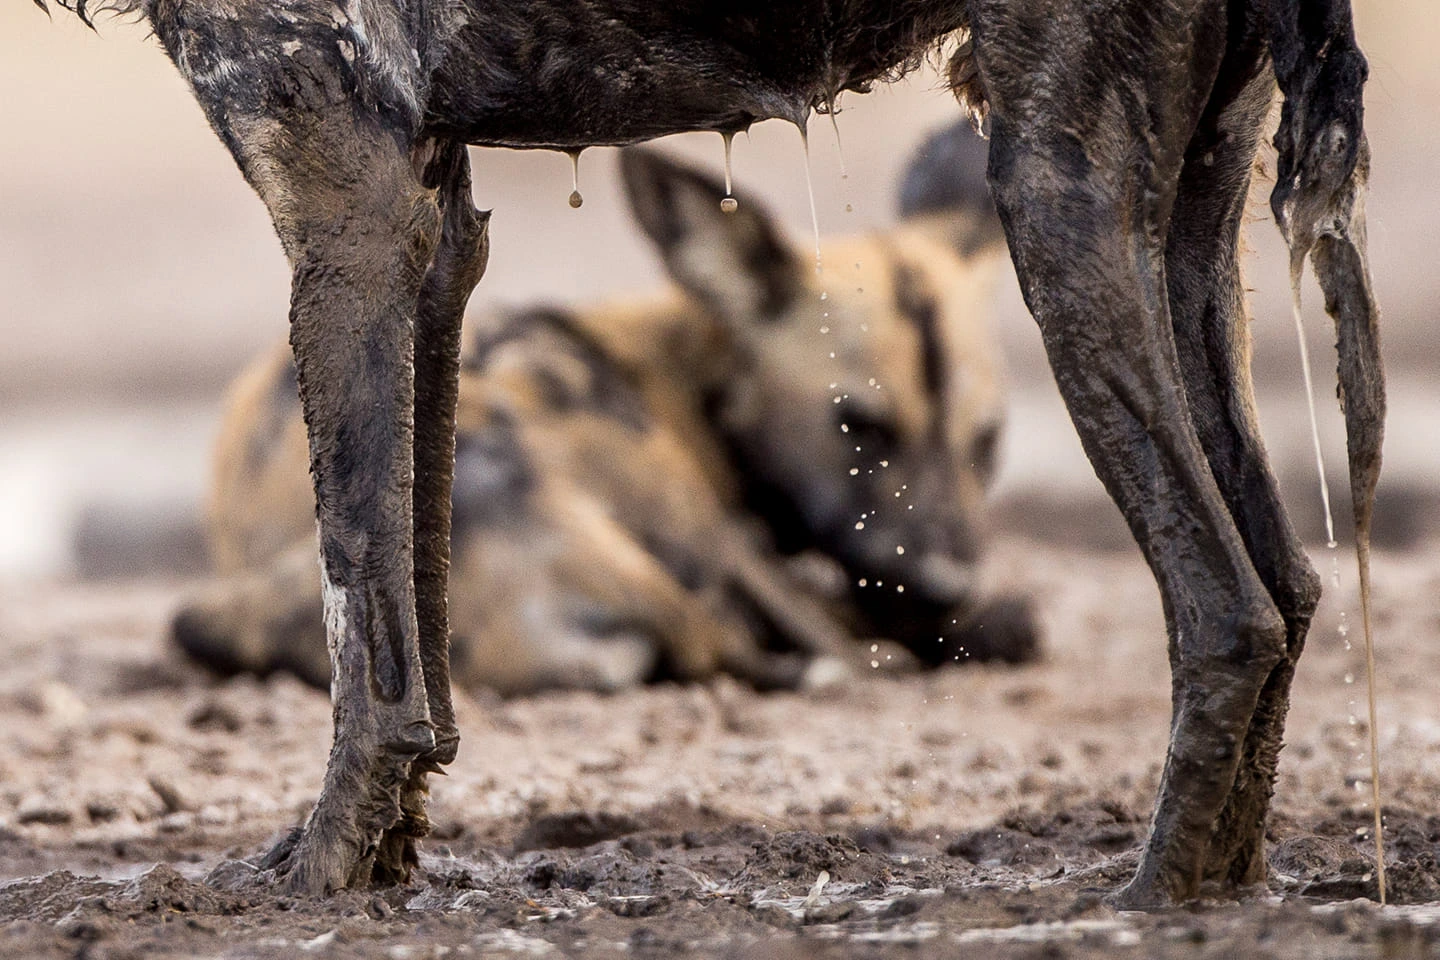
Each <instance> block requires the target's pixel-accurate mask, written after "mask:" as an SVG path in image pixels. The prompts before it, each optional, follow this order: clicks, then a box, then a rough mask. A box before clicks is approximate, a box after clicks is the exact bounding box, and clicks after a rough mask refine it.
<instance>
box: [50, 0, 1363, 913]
mask: <svg viewBox="0 0 1440 960" xmlns="http://www.w3.org/2000/svg"><path fill="white" fill-rule="evenodd" d="M37 3H39V5H40V6H41V7H42V8H44V7H45V5H46V0H37ZM62 3H65V4H66V5H68V6H71V7H72V8H73V9H75V10H76V11H77V12H79V13H80V15H81V16H82V17H84V16H86V15H87V7H88V8H89V9H110V10H116V11H120V12H139V13H142V14H143V16H144V18H145V20H146V21H147V23H148V24H149V25H150V27H151V28H152V29H153V31H154V33H155V36H156V37H157V38H158V39H159V41H160V43H161V44H162V45H163V46H164V48H165V51H166V53H167V54H169V56H170V58H171V60H172V61H173V62H174V63H175V65H176V67H177V68H178V69H179V71H180V73H181V75H182V76H183V77H184V78H185V80H186V81H187V82H188V83H189V84H190V87H191V89H192V91H193V92H194V94H195V97H196V99H197V100H198V101H199V103H200V105H201V107H202V108H203V109H204V111H205V115H206V117H207V118H208V119H209V121H210V123H211V125H212V127H214V129H215V131H216V133H217V134H218V135H219V136H220V138H221V140H222V141H223V142H224V143H225V145H226V147H227V148H228V149H229V150H230V152H231V154H232V155H233V156H234V158H235V160H236V162H237V164H238V165H239V167H240V169H241V171H242V172H243V173H244V175H245V176H246V178H247V179H248V180H249V182H250V184H251V185H252V186H253V187H254V188H255V190H256V192H257V193H258V194H259V195H260V197H261V199H262V200H263V201H264V202H265V204H266V206H267V208H268V210H269V212H270V215H271V219H272V221H273V223H274V225H275V228H276V232H277V233H278V234H279V237H280V241H281V245H282V246H283V247H284V250H285V253H286V256H287V258H288V259H289V261H290V264H291V267H292V271H293V272H292V284H291V311H290V330H291V336H290V342H291V346H292V347H293V348H294V350H295V356H296V367H297V371H298V373H297V381H298V387H299V392H300V395H301V402H302V406H303V408H304V411H305V423H306V428H307V432H308V434H309V448H310V465H311V474H312V476H313V478H314V488H315V500H316V511H317V514H318V520H319V544H320V560H321V564H322V567H321V569H322V583H323V594H322V595H323V598H324V606H325V627H326V637H327V641H328V645H329V649H330V655H331V666H332V682H331V693H332V697H333V701H334V710H333V717H334V725H335V736H334V740H333V741H332V745H331V752H330V761H329V765H328V766H327V768H326V773H325V781H324V785H323V786H322V787H321V791H320V796H319V798H318V799H317V801H316V803H315V807H314V809H313V810H312V811H311V813H310V816H309V817H308V818H307V819H306V821H305V824H304V825H303V827H301V828H299V829H298V830H297V831H296V832H295V834H293V835H292V836H291V837H289V838H287V840H286V841H284V842H282V843H281V844H280V845H278V846H277V847H276V848H275V850H273V851H272V853H271V855H270V856H268V857H267V858H266V859H265V860H264V861H263V869H264V870H265V871H267V873H266V876H267V877H271V878H275V879H277V880H279V881H281V882H282V883H283V884H284V885H285V887H286V888H287V889H290V890H294V891H300V892H306V893H324V892H326V891H329V890H334V889H337V888H340V887H348V886H354V885H360V884H366V883H371V882H378V883H394V882H397V881H400V880H403V879H405V878H407V877H409V876H410V874H411V871H412V869H413V867H414V865H415V864H416V862H417V854H416V847H415V844H416V840H417V839H418V838H420V837H423V836H424V835H425V834H426V832H427V830H428V828H429V824H428V821H427V819H426V815H425V798H426V784H427V782H428V777H429V776H430V774H432V773H435V772H436V771H438V770H439V769H440V768H441V767H443V766H444V765H445V764H447V763H449V762H450V761H452V760H453V759H454V757H455V755H456V752H457V750H458V749H459V744H460V732H459V729H458V727H457V726H456V723H455V714H454V707H453V703H452V701H451V699H450V658H449V640H450V629H449V620H448V607H447V597H446V578H447V574H448V570H449V564H450V519H451V514H450V490H451V481H452V479H453V475H454V453H455V447H454V439H455V409H456V401H457V397H458V381H459V365H460V321H461V316H462V315H463V312H464V306H465V303H466V301H467V300H468V298H469V296H470V293H471V291H473V289H474V288H475V285H476V284H477V283H478V282H479V280H480V277H481V275H482V274H483V273H484V269H485V262H486V258H487V254H488V249H489V248H488V233H487V229H488V218H487V217H486V215H484V214H483V213H481V212H479V211H477V210H476V209H475V207H474V202H473V199H472V197H471V189H470V164H469V157H468V154H467V153H466V145H467V144H478V145H488V146H504V147H514V148H522V149H563V150H572V151H573V150H580V149H583V148H585V147H589V146H598V145H623V144H630V143H635V142H638V141H641V140H646V139H651V138H654V137H658V136H662V135H664V134H668V133H675V132H680V131H684V130H709V131H714V132H719V133H722V134H727V133H728V134H733V133H734V132H736V131H738V130H742V129H745V128H746V127H748V126H750V125H751V124H753V123H755V122H756V121H760V120H765V119H769V118H783V119H785V120H788V121H790V122H793V123H796V124H797V125H802V126H803V124H804V123H805V122H806V121H807V120H808V118H809V115H810V113H811V112H812V111H814V110H816V109H817V108H825V109H830V110H833V109H834V107H835V103H836V99H837V97H839V96H841V95H842V94H843V93H845V92H846V91H863V90H866V89H868V88H869V87H870V86H871V85H872V84H874V83H876V82H879V81H882V80H887V79H891V78H893V77H895V76H897V75H899V74H901V73H903V72H904V71H905V70H906V69H907V68H910V67H913V66H915V65H916V64H918V63H919V62H920V61H921V60H923V58H924V57H925V56H926V54H927V53H930V52H932V51H934V50H936V49H937V48H938V47H940V46H943V45H946V44H947V41H948V42H949V45H950V47H951V49H952V52H951V54H950V57H949V62H950V70H949V74H950V85H951V87H952V89H954V91H955V92H956V94H957V95H958V96H959V97H960V99H961V100H962V101H963V102H965V103H966V104H967V105H968V106H969V108H970V109H971V110H972V111H973V112H974V113H975V115H976V116H977V118H978V117H984V118H986V119H987V120H988V124H989V130H990V133H991V149H990V159H989V166H988V171H989V180H990V183H991V185H992V188H993V194H994V197H995V202H996V206H997V208H998V210H999V212H1000V218H1001V222H1002V223H1003V224H1004V227H1005V236H1006V240H1007V242H1008V245H1009V248H1010V253H1011V257H1012V259H1013V261H1014V263H1015V266H1016V271H1017V273H1018V275H1019V280H1020V287H1021V290H1022V292H1023V293H1024V296H1025V302H1026V304H1027V305H1028V306H1029V308H1030V311H1031V313H1032V314H1033V315H1034V317H1035V319H1036V321H1037V323H1038V324H1039V327H1040V331H1041V335H1042V338H1043V340H1044V343H1045V349H1046V353H1047V355H1048V357H1049V361H1050V366H1051V369H1052V370H1053V371H1054V373H1055V378H1056V383H1057V385H1058V386H1059V388H1060V392H1061V394H1062V395H1063V396H1064V398H1065V402H1066V406H1067V408H1068V409H1069V411H1070V414H1071V418H1072V420H1073V421H1074V423H1075V426H1076V429H1077V431H1078V432H1079V434H1080V438H1081V441H1082V443H1083V445H1084V447H1085V450H1086V453H1087V454H1088V456H1089V457H1090V460H1091V463H1092V464H1094V466H1095V469H1096V473H1097V474H1099V476H1100V479H1101V480H1102V481H1103V482H1104V484H1105V486H1106V489H1107V491H1108V492H1109V493H1110V495H1111V496H1112V498H1114V500H1115V501H1116V503H1117V505H1118V506H1119V507H1120V509H1121V512H1122V513H1124V515H1125V518H1126V520H1127V521H1128V523H1129V525H1130V529H1131V531H1132V533H1133V534H1134V536H1135V539H1136V542H1137V543H1138V545H1139V546H1140V549H1141V551H1142V552H1143V553H1144V555H1145V558H1146V560H1147V561H1148V563H1149V564H1150V567H1151V569H1152V571H1153V572H1154V574H1155V579H1156V583H1157V585H1158V586H1159V589H1160V591H1161V594H1162V599H1163V606H1164V610H1165V615H1166V626H1167V637H1168V650H1169V655H1170V663H1171V674H1172V679H1173V683H1172V702H1173V708H1174V710H1173V716H1172V721H1171V727H1170V746H1169V750H1168V752H1167V756H1166V763H1165V771H1164V775H1163V777H1162V780H1161V784H1160V790H1159V795H1158V797H1157V800H1156V805H1155V813H1154V817H1153V818H1152V820H1151V827H1150V833H1149V838H1148V840H1147V841H1146V844H1145V848H1144V851H1143V852H1142V854H1141V858H1140V862H1139V865H1138V867H1137V868H1136V872H1135V876H1134V878H1133V879H1132V880H1131V882H1130V883H1129V884H1128V885H1127V886H1126V887H1125V889H1124V890H1123V891H1121V892H1120V893H1119V899H1120V901H1121V902H1122V903H1124V904H1127V905H1131V906H1134V905H1146V904H1159V903H1169V902H1173V901H1175V900H1182V899H1189V898H1193V897H1196V896H1199V895H1200V894H1201V893H1202V891H1216V892H1219V893H1221V894H1224V895H1226V896H1229V895H1232V894H1233V893H1235V892H1237V891H1241V890H1245V889H1247V888H1252V887H1256V886H1263V884H1264V882H1265V857H1264V837H1265V826H1266V820H1267V816H1268V812H1269V806H1270V798H1271V794H1272V791H1273V788H1274V782H1275V772H1276V765H1277V763H1278V759H1279V751H1280V747H1281V744H1282V742H1283V734H1284V725H1285V715H1286V712H1287V709H1288V702H1289V691H1290V686H1291V681H1292V679H1293V677H1294V672H1295V667H1296V664H1297V663H1298V661H1299V657H1300V652H1301V649H1302V647H1303V645H1304V639H1305V635H1306V632H1307V631H1308V629H1309V625H1310V619H1311V617H1312V615H1313V613H1314V610H1315V605H1316V603H1317V602H1318V600H1319V595H1320V579H1319V577H1318V576H1317V575H1316V573H1315V571H1314V568H1313V567H1312V565H1311V564H1310V562H1309V560H1308V558H1307V557H1306V555H1305V552H1304V550H1303V549H1302V547H1301V544H1300V542H1299V540H1298V538H1297V537H1296V536H1295V532H1294V530H1293V528H1292V527H1291V525H1290V521H1289V519H1288V517H1287V516H1286V513H1285V509H1284V506H1283V504H1282V503H1281V501H1280V497H1279V494H1278V491H1277V490H1276V484H1275V479H1274V475H1273V472H1272V471H1271V469H1270V465H1269V462H1268V459H1267V457H1266V453H1265V447H1264V444H1263V442H1262V440H1261V437H1260V431H1259V425H1258V422H1257V418H1256V414H1255V407H1254V391H1253V387H1252V384H1251V380H1250V367H1249V351H1248V330H1247V324H1248V318H1247V316H1246V313H1245V306H1244V292H1243V287H1242V286H1241V283H1240V271H1239V264H1238V256H1237V253H1236V249H1237V244H1238V238H1239V230H1240V222H1241V218H1242V214H1243V210H1244V202H1245V196H1246V192H1247V190H1248V187H1249V178H1250V171H1251V168H1252V165H1253V162H1254V157H1255V151H1256V147H1257V144H1258V142H1259V139H1260V137H1261V129H1262V124H1263V121H1264V119H1265V117H1266V116H1267V114H1268V113H1269V109H1270V104H1271V101H1272V100H1273V98H1274V92H1275V88H1276V85H1277V83H1278V86H1279V89H1280V91H1281V93H1282V94H1283V95H1284V98H1285V102H1284V109H1283V111H1282V113H1281V118H1280V127H1279V131H1278V132H1277V134H1276V137H1275V142H1276V146H1277V147H1278V149H1279V159H1278V164H1277V177H1276V185H1275V188H1274V190H1273V191H1272V192H1271V206H1272V208H1273V210H1274V212H1275V219H1276V222H1277V223H1278V224H1279V225H1280V227H1281V228H1282V230H1283V232H1284V234H1285V238H1286V240H1287V242H1288V243H1289V245H1290V250H1291V256H1292V265H1291V266H1292V277H1293V279H1294V281H1295V282H1296V284H1297V285H1298V282H1299V274H1300V270H1301V268H1302V267H1303V266H1304V262H1305V260H1306V259H1307V258H1309V259H1310V260H1311V261H1312V263H1313V265H1314V268H1315V275H1316V277H1317V279H1318V280H1319V281H1320V284H1321V286H1322V288H1323V289H1324V291H1325V298H1326V307H1327V309H1328V310H1329V311H1330V313H1331V314H1332V316H1333V317H1334V318H1335V320H1336V323H1337V328H1338V329H1337V332H1338V340H1339V343H1338V346H1339V355H1340V371H1339V372H1340V383H1341V386H1342V392H1341V400H1342V403H1343V404H1344V407H1345V419H1346V432H1347V439H1348V441H1349V459H1350V481H1351V499H1352V502H1353V504H1354V508H1355V511H1354V512H1355V517H1356V540H1357V544H1358V547H1357V558H1358V562H1359V566H1360V569H1361V577H1362V582H1363V580H1364V578H1365V576H1366V573H1365V571H1366V570H1367V569H1368V567H1367V559H1366V558H1367V557H1368V542H1369V541H1368V529H1369V522H1370V516H1371V511H1372V506H1373V502H1374V491H1375V484H1376V481H1377V479H1378V475H1379V469H1380V445H1381V438H1382V435H1383V424H1384V410H1385V396H1384V382H1383V373H1382V365H1381V361H1380V353H1379V342H1378V311H1377V309H1376V306H1375V302H1374V298H1373V296H1372V295H1371V286H1370V277H1369V267H1368V263H1367V258H1366V253H1365V214H1364V189H1365V185H1366V182H1367V178H1368V173H1369V147H1368V144H1367V142H1366V139H1365V131H1364V123H1363V114H1364V103H1363V99H1362V94H1363V88H1364V84H1365V79H1366V76H1367V72H1368V66H1367V64H1366V62H1365V57H1364V56H1363V54H1361V52H1360V49H1359V46H1358V45H1357V43H1356V41H1355V34H1354V27H1353V22H1352V17H1351V11H1350V3H1349V0H1191V2H1188V3H1166V2H1155V0H823V2H822V0H782V2H774V3H735V2H732V0H674V2H670V3H634V2H628V0H626V2H621V0H341V2H332V0H275V2H271V0H265V2H261V0H62ZM892 386H893V384H892ZM1364 595H1365V594H1364V590H1363V588H1362V596H1364ZM1376 814H1377V817H1378V814H1379V810H1378V807H1377V810H1376ZM1377 827H1378V823H1377ZM1382 876H1383V874H1382ZM1382 889H1383V885H1382Z"/></svg>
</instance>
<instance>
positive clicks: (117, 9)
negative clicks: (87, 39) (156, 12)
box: [35, 0, 148, 29]
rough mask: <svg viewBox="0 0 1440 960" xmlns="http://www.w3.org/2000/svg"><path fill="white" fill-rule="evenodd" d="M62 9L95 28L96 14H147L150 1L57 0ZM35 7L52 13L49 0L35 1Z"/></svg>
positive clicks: (119, 15)
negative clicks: (146, 9)
mask: <svg viewBox="0 0 1440 960" xmlns="http://www.w3.org/2000/svg"><path fill="white" fill-rule="evenodd" d="M55 2H56V3H58V4H59V5H60V6H61V7H63V8H64V9H66V10H69V11H71V12H73V13H74V14H75V15H76V16H78V17H79V18H80V19H81V20H83V21H84V22H85V25H86V26H88V27H91V28H92V29H93V28H94V26H95V20H94V17H95V14H97V13H108V14H110V15H111V16H116V17H124V16H128V15H130V14H141V13H144V12H145V8H146V6H147V4H148V0H55ZM35 6H37V7H39V8H40V9H41V10H44V11H45V12H46V13H47V14H48V13H49V12H50V5H49V3H48V0H35Z"/></svg>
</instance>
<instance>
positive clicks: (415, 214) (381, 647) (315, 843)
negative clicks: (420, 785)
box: [226, 90, 440, 893]
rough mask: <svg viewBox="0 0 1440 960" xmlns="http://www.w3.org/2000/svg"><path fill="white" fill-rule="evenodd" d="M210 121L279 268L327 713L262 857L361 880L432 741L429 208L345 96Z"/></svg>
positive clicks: (326, 885) (302, 888) (294, 877)
mask: <svg viewBox="0 0 1440 960" xmlns="http://www.w3.org/2000/svg"><path fill="white" fill-rule="evenodd" d="M330 92H333V93H336V94H339V91H338V90H337V91H328V90H327V91H314V93H316V94H317V95H320V94H323V93H330ZM302 121H303V122H302ZM227 124H228V127H227V128H226V132H227V133H228V134H229V136H228V137H227V139H228V140H230V142H232V144H234V145H235V147H236V152H237V156H238V158H239V160H240V163H241V165H242V168H243V169H244V170H245V171H246V173H247V175H248V176H249V178H250V180H251V182H252V183H253V184H254V185H255V186H256V188H257V190H258V191H259V192H260V194H261V196H262V197H263V198H264V199H265V201H266V203H267V205H268V206H269V208H270V211H271V215H272V217H273V218H274V220H275V225H276V229H277V231H278V232H279V234H280V237H281V241H282V243H283V244H284V246H285V250H286V253H287V254H288V255H289V258H290V261H291V264H292V267H293V278H292V286H293V290H292V298H291V310H290V340H291V344H292V346H293V347H294V350H295V360H296V368H297V372H298V377H299V384H300V394H301V400H302V406H303V408H304V413H305V423H306V426H307V429H308V432H309V437H310V463H311V472H312V474H313V478H314V483H315V495H316V501H317V512H318V516H319V530H320V562H321V569H322V580H323V593H324V605H325V622H326V633H327V640H328V643H329V646H330V656H331V664H332V679H331V698H332V700H333V702H334V718H335V739H334V743H333V746H332V748H331V753H330V762H329V766H328V768H327V769H326V773H325V781H324V785H323V787H322V789H321V793H320V798H319V800H318V801H317V802H316V805H315V809H314V811H313V812H312V813H311V814H310V816H309V818H308V819H307V821H306V823H305V825H304V827H303V829H302V830H301V832H300V833H299V835H298V837H296V838H295V839H294V841H293V846H289V845H282V847H280V848H277V850H276V851H275V852H274V853H273V854H272V856H271V857H270V858H268V859H267V862H266V865H267V866H272V867H274V868H276V870H277V873H278V874H279V875H280V876H281V877H282V878H283V880H284V883H285V885H286V886H287V887H289V888H290V889H293V890H296V891H299V892H306V893H324V892H327V891H329V890H334V889H338V888H341V887H346V886H355V885H360V884H364V883H366V882H368V881H369V880H370V879H371V872H372V867H373V861H374V856H375V852H376V847H377V844H378V842H379V840H380V837H381V834H382V832H383V831H385V830H386V829H388V828H389V827H390V826H392V825H393V824H394V823H395V822H396V820H397V819H398V818H399V816H400V808H399V798H400V792H401V787H402V786H403V785H404V783H405V782H406V780H407V778H408V776H409V773H410V764H411V761H412V760H413V759H414V758H416V757H418V756H421V755H424V754H427V753H429V752H430V751H431V750H433V749H434V747H435V733H434V727H433V724H432V722H431V717H430V708H429V702H428V699H427V694H426V689H425V678H424V675H423V668H422V666H421V661H420V650H419V636H418V627H417V623H416V618H415V585H414V567H413V562H412V550H411V538H412V536H413V530H412V527H411V477H412V471H413V453H412V423H413V416H414V413H413V411H414V391H415V388H414V380H413V374H412V358H413V355H414V332H413V331H414V317H415V311H416V306H417V303H418V300H419V296H420V287H421V281H422V279H423V277H424V275H425V271H426V269H427V268H428V266H429V264H430V261H431V257H432V254H433V252H434V249H435V245H436V242H437V240H438V239H439V236H440V215H439V210H438V208H437V204H436V201H435V198H434V196H433V194H432V193H431V192H430V191H428V190H426V189H425V188H424V187H423V186H422V185H421V184H420V183H419V182H418V181H417V180H416V179H415V177H414V175H413V173H412V172H411V162H410V158H409V156H408V155H407V154H406V153H405V152H404V151H403V150H402V149H401V148H400V147H399V146H398V145H397V142H396V139H395V137H394V136H393V135H392V134H391V132H390V131H388V130H386V129H383V128H381V127H380V126H379V125H378V124H373V125H372V123H371V122H370V121H368V120H367V119H365V118H364V116H363V114H358V113H357V112H356V111H352V110H351V109H350V108H349V107H348V105H345V106H344V108H343V109H339V108H337V109H334V110H330V111H327V112H325V113H324V114H323V115H317V116H307V117H304V118H300V119H293V118H292V121H291V122H290V123H288V124H286V125H285V126H284V127H282V126H281V124H280V123H279V122H278V121H274V120H269V119H258V118H257V119H254V120H250V119H247V118H244V117H230V118H227Z"/></svg>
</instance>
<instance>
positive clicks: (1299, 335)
mask: <svg viewBox="0 0 1440 960" xmlns="http://www.w3.org/2000/svg"><path fill="white" fill-rule="evenodd" d="M1302 269H1303V265H1301V264H1296V265H1292V266H1291V268H1290V308H1291V312H1292V313H1293V315H1294V318H1295V338H1296V340H1298V341H1299V343H1300V370H1301V372H1302V373H1303V374H1304V376H1305V404H1306V406H1307V407H1308V408H1309V410H1310V442H1311V444H1312V445H1313V446H1314V448H1315V471H1316V472H1317V473H1318V474H1319V475H1320V501H1321V503H1322V504H1324V506H1325V545H1326V546H1327V547H1329V548H1330V549H1331V550H1334V549H1335V517H1334V515H1333V514H1332V513H1331V511H1330V482H1329V481H1328V480H1326V479H1325V454H1324V453H1323V452H1322V451H1321V449H1320V421H1319V420H1318V419H1317V418H1316V416H1315V381H1314V378H1313V377H1312V376H1311V375H1310V348H1309V346H1307V345H1306V343H1305V322H1304V321H1303V320H1302V319H1301V317H1300V271H1301V270H1302Z"/></svg>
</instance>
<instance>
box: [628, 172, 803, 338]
mask: <svg viewBox="0 0 1440 960" xmlns="http://www.w3.org/2000/svg"><path fill="white" fill-rule="evenodd" d="M620 174H621V177H622V178H623V181H624V184H625V194H626V197H627V198H628V199H629V201H630V209H631V210H632V211H633V212H634V214H635V219H636V220H637V221H639V224H640V228H641V229H642V230H643V231H644V232H645V235H646V236H647V237H649V238H650V240H651V242H653V243H654V244H655V247H656V249H657V250H658V251H659V253H660V256H661V258H662V259H663V260H664V262H665V268H666V270H667V271H668V272H669V274H670V276H671V277H672V278H673V279H674V280H675V282H676V283H678V284H679V285H680V286H681V287H682V288H683V289H684V290H685V291H686V292H688V293H689V294H691V295H692V296H694V297H695V298H696V299H698V300H700V301H701V302H702V303H704V304H705V305H706V306H707V307H709V308H710V309H712V310H714V311H715V312H716V313H717V314H718V315H720V316H722V317H725V318H727V319H732V320H752V319H760V320H773V319H775V318H777V317H779V316H780V315H781V314H783V313H784V311H785V310H786V308H787V307H788V306H789V305H790V303H791V301H793V300H794V298H795V297H796V296H797V295H798V294H799V293H800V291H801V289H803V286H804V277H803V275H802V267H801V265H800V260H799V258H798V257H797V256H796V254H795V252H794V251H793V250H792V249H791V248H790V246H789V244H787V243H786V242H785V241H784V239H783V238H782V237H781V236H780V232H779V230H778V228H777V227H776V225H775V221H774V219H773V218H772V217H771V216H770V213H769V211H767V210H766V209H765V207H764V205H763V204H761V203H759V202H758V201H756V200H755V199H754V198H752V197H749V196H746V195H744V194H737V195H736V196H737V199H738V201H739V206H738V207H737V209H735V210H734V212H731V213H725V212H723V211H722V210H721V209H720V200H721V198H722V197H723V196H724V186H723V184H722V183H721V182H720V181H719V180H717V179H715V178H713V177H710V176H708V175H706V174H703V173H701V172H699V171H698V170H696V169H695V168H693V167H691V166H688V165H686V164H682V163H679V162H677V161H675V160H671V159H669V158H667V157H665V156H664V155H662V154H660V153H658V152H656V151H654V150H647V149H644V148H640V147H631V148H628V149H626V150H624V151H622V152H621V154H620Z"/></svg>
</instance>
